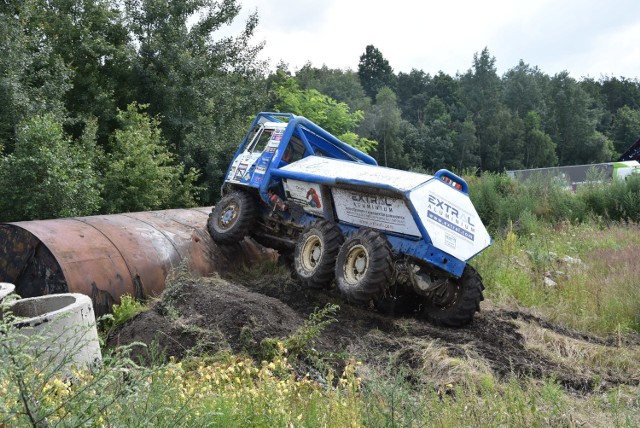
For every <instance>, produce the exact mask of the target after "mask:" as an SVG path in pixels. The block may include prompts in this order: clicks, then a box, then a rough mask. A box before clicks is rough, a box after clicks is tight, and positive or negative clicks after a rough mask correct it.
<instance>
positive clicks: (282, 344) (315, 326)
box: [261, 304, 340, 360]
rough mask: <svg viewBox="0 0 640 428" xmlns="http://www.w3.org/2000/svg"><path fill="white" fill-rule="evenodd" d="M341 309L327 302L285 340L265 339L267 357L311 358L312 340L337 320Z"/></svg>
mask: <svg viewBox="0 0 640 428" xmlns="http://www.w3.org/2000/svg"><path fill="white" fill-rule="evenodd" d="M339 309H340V307H339V306H338V305H334V304H327V305H326V306H325V307H324V308H322V309H317V310H316V311H314V312H313V313H312V314H311V315H310V316H309V319H308V320H305V322H304V324H303V325H302V327H300V328H299V329H298V330H297V331H295V332H294V333H293V334H292V335H291V336H289V337H287V338H286V339H284V340H278V339H272V338H269V339H265V340H264V341H263V342H262V343H261V346H262V348H263V349H264V356H265V358H267V359H269V360H271V359H273V358H275V357H276V356H284V355H287V356H288V357H289V358H291V359H292V360H295V359H297V358H303V357H304V358H309V357H310V356H312V354H313V351H312V348H311V344H312V341H313V340H314V339H316V338H317V337H318V336H319V335H320V333H322V331H323V330H324V329H325V328H326V327H327V326H328V325H330V324H332V323H334V322H336V321H337V320H336V319H335V318H334V317H333V316H334V315H335V313H336V312H337V311H338V310H339Z"/></svg>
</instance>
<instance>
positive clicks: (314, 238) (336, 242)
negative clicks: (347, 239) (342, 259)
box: [294, 220, 344, 288]
mask: <svg viewBox="0 0 640 428" xmlns="http://www.w3.org/2000/svg"><path fill="white" fill-rule="evenodd" d="M343 242H344V236H342V231H341V230H340V228H339V227H338V225H337V224H335V223H332V222H330V221H326V220H318V221H316V222H313V223H311V224H310V225H308V226H307V227H306V228H305V229H304V231H303V232H302V234H301V235H300V237H299V238H298V243H297V244H296V249H295V253H294V265H295V269H296V273H297V274H298V277H299V278H300V280H301V281H302V283H303V284H304V285H305V286H307V287H309V288H323V287H328V286H329V284H330V283H331V280H333V278H334V275H335V264H336V257H337V256H338V251H339V250H340V246H341V245H342V243H343Z"/></svg>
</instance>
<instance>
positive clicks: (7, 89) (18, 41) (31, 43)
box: [0, 0, 74, 152]
mask: <svg viewBox="0 0 640 428" xmlns="http://www.w3.org/2000/svg"><path fill="white" fill-rule="evenodd" d="M0 11H1V13H0V34H2V35H3V37H0V144H3V145H4V146H5V149H6V150H7V151H8V152H12V151H13V149H14V145H15V144H16V139H17V130H18V126H19V124H20V123H22V122H24V121H28V120H29V119H31V118H33V117H35V116H38V115H44V114H53V115H55V116H56V117H57V118H58V119H59V120H62V118H63V117H64V116H65V114H66V111H65V108H64V97H65V94H66V93H67V91H68V90H69V89H70V88H71V86H72V85H71V83H70V79H71V78H72V77H73V75H74V73H73V71H72V70H71V67H69V66H68V65H67V64H65V63H64V61H63V59H62V58H61V57H60V55H59V54H57V53H56V52H55V49H54V47H55V40H54V39H53V38H51V37H49V36H48V35H47V33H46V31H45V28H46V19H45V18H44V16H43V15H44V14H45V12H46V8H44V9H43V8H42V5H41V4H39V3H38V2H36V1H28V2H26V1H22V0H7V1H4V2H3V3H2V5H0Z"/></svg>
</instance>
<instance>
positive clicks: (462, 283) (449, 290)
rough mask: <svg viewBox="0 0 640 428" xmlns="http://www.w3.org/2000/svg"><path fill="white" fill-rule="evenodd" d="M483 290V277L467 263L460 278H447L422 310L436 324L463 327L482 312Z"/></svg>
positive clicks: (426, 300)
mask: <svg viewBox="0 0 640 428" xmlns="http://www.w3.org/2000/svg"><path fill="white" fill-rule="evenodd" d="M482 290H484V285H483V284H482V277H481V276H480V274H479V273H478V272H477V271H476V270H475V269H474V268H473V267H472V266H470V265H467V266H466V267H465V269H464V272H463V273H462V276H461V277H460V278H458V279H453V278H452V279H449V280H447V281H446V283H445V284H444V285H443V286H442V287H439V289H438V290H436V291H434V295H433V296H431V297H429V298H425V301H424V303H423V304H422V305H421V308H420V309H421V310H420V312H421V314H422V316H423V317H424V318H426V319H427V320H429V321H431V322H432V323H434V324H436V325H442V326H447V327H462V326H464V325H466V324H469V323H470V322H471V321H472V320H473V316H474V315H475V313H476V312H480V302H481V301H482V300H484V297H483V296H482Z"/></svg>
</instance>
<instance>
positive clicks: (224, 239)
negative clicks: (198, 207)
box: [207, 191, 256, 244]
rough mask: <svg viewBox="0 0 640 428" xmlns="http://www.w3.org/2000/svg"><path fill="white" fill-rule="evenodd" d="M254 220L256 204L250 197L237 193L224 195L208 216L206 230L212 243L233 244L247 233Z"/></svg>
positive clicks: (240, 192) (244, 193)
mask: <svg viewBox="0 0 640 428" xmlns="http://www.w3.org/2000/svg"><path fill="white" fill-rule="evenodd" d="M255 218H256V204H255V201H254V199H253V198H252V197H251V195H249V194H247V193H246V192H242V191H237V192H233V193H229V194H228V195H225V196H224V197H223V198H222V199H220V201H219V202H218V203H217V204H216V206H215V207H213V209H212V210H211V214H209V220H208V222H207V229H209V233H210V234H211V237H212V238H213V240H214V241H216V242H217V243H220V244H233V243H236V242H239V241H241V240H242V239H243V238H244V237H245V236H246V235H248V233H249V227H250V226H251V224H252V223H253V222H254V220H255Z"/></svg>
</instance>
